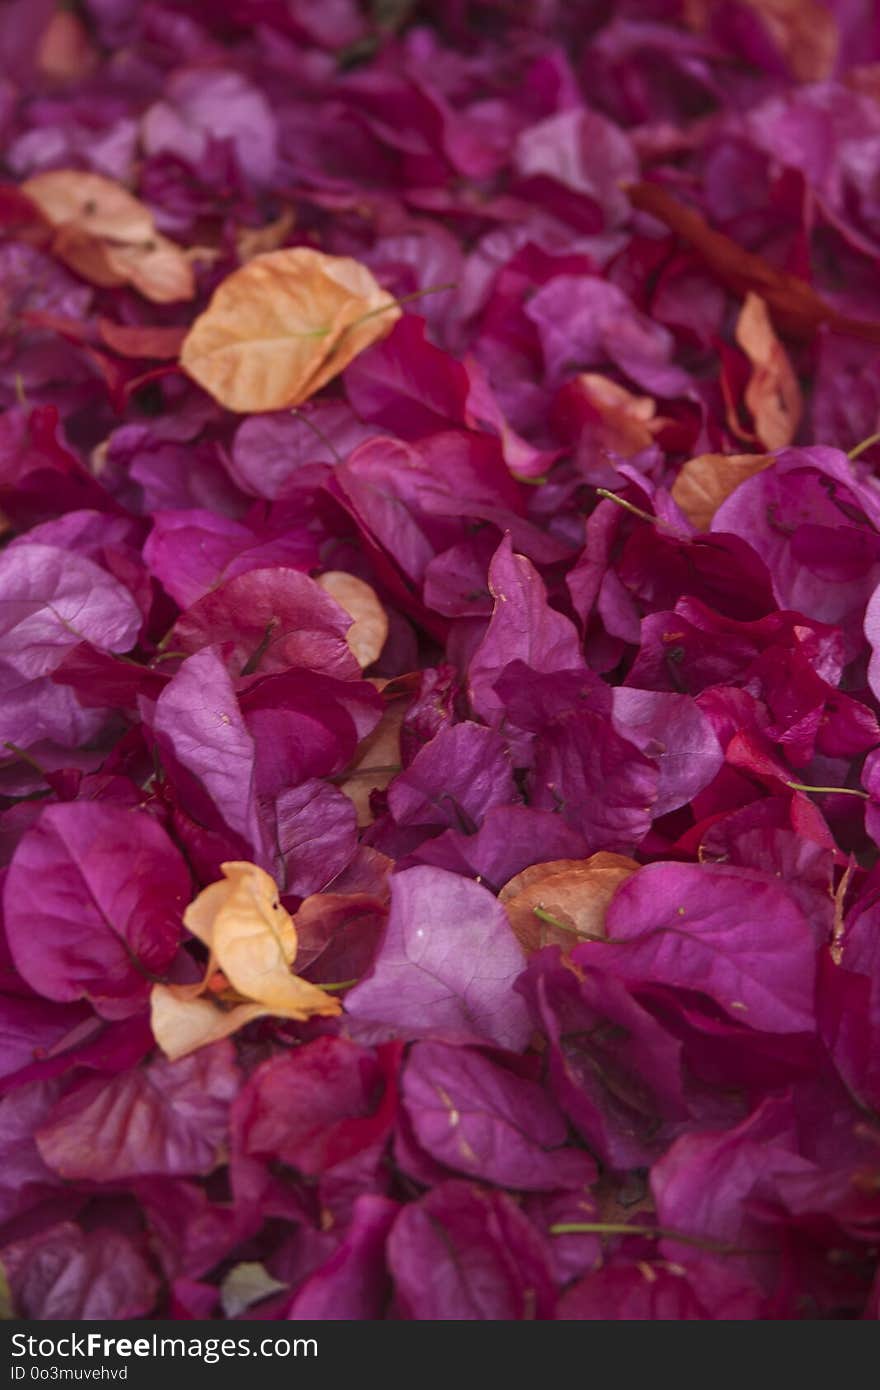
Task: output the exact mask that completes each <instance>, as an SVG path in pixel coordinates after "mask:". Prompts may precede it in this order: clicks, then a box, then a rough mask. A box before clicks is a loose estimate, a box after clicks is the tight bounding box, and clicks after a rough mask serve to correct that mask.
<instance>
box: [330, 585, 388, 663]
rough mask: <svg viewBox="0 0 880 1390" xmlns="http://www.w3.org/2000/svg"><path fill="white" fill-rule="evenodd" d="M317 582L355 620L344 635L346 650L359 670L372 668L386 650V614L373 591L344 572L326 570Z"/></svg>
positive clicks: (369, 586)
mask: <svg viewBox="0 0 880 1390" xmlns="http://www.w3.org/2000/svg"><path fill="white" fill-rule="evenodd" d="M316 582H317V583H318V584H320V586H321V588H322V589H323V590H324V592H325V593H328V594H329V595H330V597H331V598H333V599H335V600H336V602H337V603H338V604H339V606H340V608H344V609H345V611H346V613H349V614H350V615H351V617H352V618H353V619H354V622H353V623H352V625H351V627H350V628H349V629H348V632H347V633H346V635H345V640H346V642H347V643H348V646H349V649H350V651H351V653H352V655H353V656H354V658H355V660H356V661H357V663H358V665H359V666H360V667H361V668H362V669H366V667H367V666H372V664H373V662H374V661H376V660H377V659H378V657H379V654H380V653H381V651H382V648H383V647H384V646H385V639H386V638H387V636H388V614H387V613H386V612H385V609H384V608H383V607H382V605H381V603H380V602H379V599H378V596H377V594H376V590H375V589H374V588H373V586H372V585H371V584H367V583H366V581H365V580H363V579H358V577H357V575H356V574H348V573H347V572H346V571H345V570H325V571H324V573H323V574H319V575H318V577H317V580H316Z"/></svg>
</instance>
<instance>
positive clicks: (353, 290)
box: [180, 246, 400, 413]
mask: <svg viewBox="0 0 880 1390" xmlns="http://www.w3.org/2000/svg"><path fill="white" fill-rule="evenodd" d="M399 318H400V309H399V308H398V307H397V305H396V303H395V302H394V300H393V299H392V298H391V296H390V295H388V294H386V293H385V291H384V290H383V289H381V288H380V286H379V285H378V284H377V283H376V281H375V280H374V279H373V276H372V275H371V274H370V272H369V270H367V268H366V267H365V266H362V265H360V264H359V262H358V261H354V260H351V259H350V258H349V257H347V256H327V255H324V253H323V252H321V251H313V250H312V249H311V248H310V247H306V246H296V247H293V248H291V249H288V250H283V251H270V252H268V253H267V254H266V255H264V256H255V257H254V259H253V260H252V261H248V263H247V265H244V266H242V267H241V269H239V270H235V271H233V273H232V274H231V275H229V276H228V277H227V278H226V279H225V280H224V281H223V282H222V284H220V285H219V286H218V288H217V289H216V290H215V292H214V296H213V298H212V300H211V302H210V304H209V305H208V307H207V309H206V310H205V312H204V313H203V314H201V315H200V316H199V317H198V318H197V319H196V321H195V323H194V324H193V326H192V328H191V329H190V332H189V334H188V335H187V338H186V341H185V342H184V344H183V349H182V351H181V354H180V361H181V365H182V366H183V367H184V369H185V370H186V371H187V372H188V373H189V375H190V376H191V377H193V378H194V380H195V381H197V382H198V383H199V385H200V386H202V387H204V389H205V390H206V391H208V392H209V393H210V395H212V396H213V397H214V399H215V400H217V401H219V402H220V404H221V405H225V406H226V407H227V408H228V409H229V410H237V411H240V412H242V413H248V412H257V411H264V410H283V409H285V408H286V407H291V406H296V405H300V404H301V403H302V402H303V401H305V400H307V399H308V397H309V396H312V395H314V393H315V392H316V391H318V390H320V388H321V387H322V386H324V385H326V383H327V382H328V381H330V380H331V379H332V378H333V377H334V376H336V375H338V373H339V372H341V371H342V369H343V368H344V367H346V366H347V365H348V363H349V362H350V361H351V360H352V358H353V357H356V356H357V354H358V353H359V352H362V351H363V349H364V348H366V347H369V346H370V344H371V343H374V342H376V341H377V340H378V339H379V338H383V337H384V336H385V335H386V333H388V332H389V331H390V329H391V328H392V327H393V325H394V323H395V322H396V320H397V319H399Z"/></svg>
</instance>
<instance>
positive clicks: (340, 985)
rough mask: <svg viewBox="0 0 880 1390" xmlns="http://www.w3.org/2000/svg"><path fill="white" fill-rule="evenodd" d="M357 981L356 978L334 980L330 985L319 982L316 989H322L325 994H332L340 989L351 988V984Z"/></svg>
mask: <svg viewBox="0 0 880 1390" xmlns="http://www.w3.org/2000/svg"><path fill="white" fill-rule="evenodd" d="M357 983H358V981H357V980H335V981H334V982H333V984H331V985H322V984H319V985H318V989H323V990H324V991H325V993H327V994H334V993H337V992H338V991H339V990H342V989H351V987H352V985H356V984H357Z"/></svg>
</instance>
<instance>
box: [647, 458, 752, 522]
mask: <svg viewBox="0 0 880 1390" xmlns="http://www.w3.org/2000/svg"><path fill="white" fill-rule="evenodd" d="M772 463H773V459H772V458H770V456H769V455H768V454H700V455H699V456H698V457H697V458H693V459H689V460H688V462H687V463H686V464H684V466H683V467H682V469H681V471H680V472H679V474H678V477H677V478H676V480H675V482H674V483H673V484H672V488H671V493H672V500H673V501H674V502H676V503H677V504H678V506H679V507H681V510H682V511H683V512H684V514H685V516H686V517H687V518H688V520H689V521H690V522H692V523H693V525H694V526H696V527H697V529H698V530H699V531H708V529H709V527H710V526H711V524H712V518H713V516H714V515H715V513H716V512H717V510H718V508H719V507H720V506H721V503H722V502H725V501H726V500H727V498H728V497H729V496H730V494H731V493H732V492H735V491H736V489H737V488H738V487H739V485H740V483H744V482H745V481H746V479H747V478H751V477H752V476H753V475H754V474H755V473H762V472H763V471H764V469H765V468H769V467H770V465H771V464H772Z"/></svg>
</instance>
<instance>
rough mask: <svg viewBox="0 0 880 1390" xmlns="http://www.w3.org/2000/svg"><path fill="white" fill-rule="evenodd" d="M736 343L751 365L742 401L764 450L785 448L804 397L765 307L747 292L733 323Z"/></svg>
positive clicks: (790, 438)
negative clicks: (734, 324)
mask: <svg viewBox="0 0 880 1390" xmlns="http://www.w3.org/2000/svg"><path fill="white" fill-rule="evenodd" d="M735 336H736V341H737V342H738V343H739V345H740V347H741V348H742V350H743V352H744V353H745V354H746V356H747V357H748V359H749V361H750V362H751V364H752V372H751V376H750V377H749V383H748V386H747V387H746V393H745V402H746V406H747V407H748V409H749V411H750V412H751V416H752V419H753V420H754V422H755V429H756V431H757V434H758V438H759V439H760V441H761V443H762V444H763V445H764V447H765V448H766V449H784V448H786V447H787V445H789V444H790V443H791V442H792V440H793V439H794V437H795V435H796V434H797V429H798V425H799V424H800V422H801V415H802V414H803V408H804V403H803V397H802V396H801V389H800V387H799V386H798V381H797V377H796V376H795V374H794V368H793V367H792V365H791V362H790V361H789V358H788V354H787V352H786V351H785V348H784V347H783V346H782V344H781V343H780V341H779V339H778V338H777V336H776V334H775V332H774V331H773V324H772V323H771V321H770V315H769V313H768V311H767V305H766V304H765V302H764V300H763V299H762V298H761V296H760V295H758V294H755V293H754V292H753V291H750V292H749V293H748V294H747V295H746V300H745V303H744V304H743V307H742V309H741V311H740V315H739V318H738V319H737V321H736V335H735Z"/></svg>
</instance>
